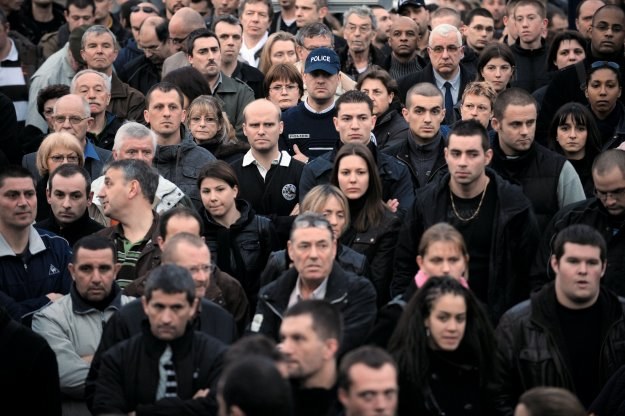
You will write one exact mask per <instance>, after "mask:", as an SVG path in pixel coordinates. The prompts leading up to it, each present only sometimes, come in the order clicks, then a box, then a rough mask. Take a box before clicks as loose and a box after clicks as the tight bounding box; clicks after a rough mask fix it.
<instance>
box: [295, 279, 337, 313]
mask: <svg viewBox="0 0 625 416" xmlns="http://www.w3.org/2000/svg"><path fill="white" fill-rule="evenodd" d="M301 284H302V279H301V278H300V277H299V276H298V277H297V281H296V282H295V288H294V289H293V292H291V297H290V298H289V307H290V306H293V305H294V304H296V303H297V302H299V301H301V300H304V299H303V298H302V292H301V291H300V285H301ZM327 291H328V278H327V277H326V278H325V279H323V281H322V282H321V284H320V285H319V287H318V288H317V289H315V290H313V292H312V293H311V294H310V298H309V299H316V300H323V299H325V297H326V292H327Z"/></svg>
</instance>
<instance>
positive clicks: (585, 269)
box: [579, 261, 588, 274]
mask: <svg viewBox="0 0 625 416" xmlns="http://www.w3.org/2000/svg"><path fill="white" fill-rule="evenodd" d="M586 273H588V265H587V264H586V262H585V261H580V262H579V274H586Z"/></svg>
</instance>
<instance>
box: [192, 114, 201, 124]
mask: <svg viewBox="0 0 625 416" xmlns="http://www.w3.org/2000/svg"><path fill="white" fill-rule="evenodd" d="M200 119H201V117H199V116H193V117H191V122H193V123H199V122H200Z"/></svg>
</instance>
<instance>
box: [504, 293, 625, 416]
mask: <svg viewBox="0 0 625 416" xmlns="http://www.w3.org/2000/svg"><path fill="white" fill-rule="evenodd" d="M555 299H556V294H555V286H554V284H553V283H550V284H548V285H545V286H544V287H543V288H542V289H541V290H540V291H539V292H536V293H534V294H532V297H531V300H527V301H525V302H522V303H520V304H518V305H516V306H515V307H513V308H512V309H510V310H509V311H508V312H506V313H505V314H504V315H503V316H502V318H501V321H500V323H499V325H498V327H497V330H496V335H497V341H498V350H499V354H498V355H499V359H500V365H499V366H498V367H497V368H498V371H499V375H498V377H497V381H498V386H497V388H496V390H497V394H496V402H497V407H498V411H499V413H498V414H501V415H512V413H513V411H514V407H515V405H516V403H517V400H518V398H519V396H520V395H521V394H522V393H523V392H524V391H526V390H528V389H530V388H532V387H535V386H552V387H562V388H565V389H567V390H570V391H572V392H574V393H575V386H574V385H573V378H572V376H571V373H570V372H569V370H568V365H569V364H568V363H567V362H566V361H565V359H564V355H563V351H561V350H560V348H559V345H562V343H564V340H562V339H561V336H559V335H558V334H560V333H561V332H560V329H559V325H558V321H557V320H554V319H553V317H554V316H556V310H555V309H556V301H555ZM598 302H600V305H601V321H600V322H598V324H599V325H601V351H600V355H599V376H600V382H601V385H603V384H605V383H606V382H607V380H608V379H609V378H610V376H611V375H612V374H613V373H614V372H616V371H617V370H618V369H619V367H620V366H621V365H623V364H624V363H625V342H623V340H624V339H625V319H624V318H625V299H621V298H618V297H616V296H615V295H614V294H613V293H611V292H610V291H608V290H606V289H603V288H602V289H601V292H600V294H599V299H598Z"/></svg>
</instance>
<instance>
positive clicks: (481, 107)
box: [462, 104, 490, 113]
mask: <svg viewBox="0 0 625 416" xmlns="http://www.w3.org/2000/svg"><path fill="white" fill-rule="evenodd" d="M462 107H463V108H465V109H466V110H467V111H473V110H475V109H476V108H477V112H478V113H487V112H489V111H490V108H488V107H486V106H485V105H482V104H480V105H475V104H464V105H463V106H462Z"/></svg>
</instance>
